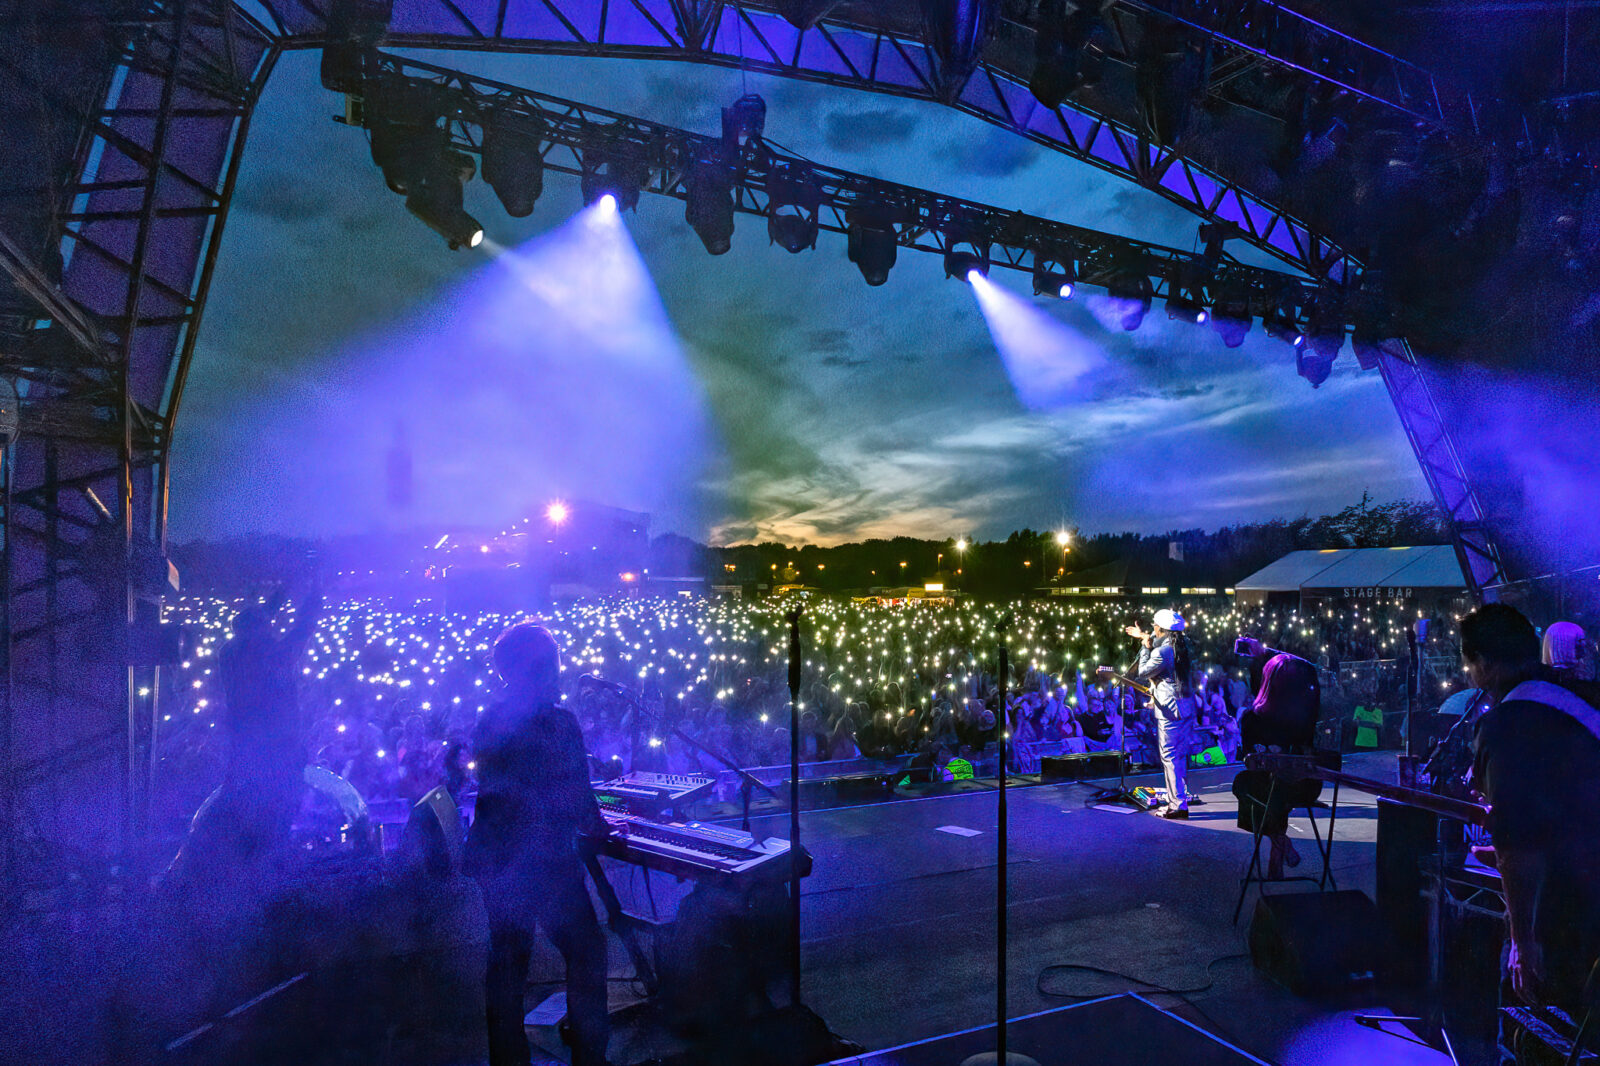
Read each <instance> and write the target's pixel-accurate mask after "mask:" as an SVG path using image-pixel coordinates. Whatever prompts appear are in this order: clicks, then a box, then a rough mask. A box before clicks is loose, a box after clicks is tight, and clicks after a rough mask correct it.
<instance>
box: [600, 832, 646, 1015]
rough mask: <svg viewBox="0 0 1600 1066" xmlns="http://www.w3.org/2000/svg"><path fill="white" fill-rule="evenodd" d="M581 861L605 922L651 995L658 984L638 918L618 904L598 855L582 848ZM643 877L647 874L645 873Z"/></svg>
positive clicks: (615, 893) (614, 891) (640, 921)
mask: <svg viewBox="0 0 1600 1066" xmlns="http://www.w3.org/2000/svg"><path fill="white" fill-rule="evenodd" d="M583 862H584V865H585V866H587V867H588V868H589V878H590V880H592V881H593V882H594V889H595V891H596V892H597V893H599V895H600V904H601V906H603V907H605V909H606V925H607V926H608V927H609V928H610V929H611V931H612V932H614V933H616V934H617V938H618V939H619V940H621V941H622V946H623V947H624V948H626V949H627V952H628V958H629V959H631V960H632V961H633V969H634V972H635V973H637V974H638V975H639V981H640V982H641V983H642V984H643V985H644V988H645V993H646V995H648V996H651V997H654V996H655V994H656V987H657V983H658V982H657V980H656V971H655V967H653V966H651V965H650V956H649V955H648V954H646V953H645V950H644V948H643V947H642V946H640V944H639V932H638V926H639V925H640V924H641V923H642V920H641V919H636V918H634V917H633V916H632V915H630V914H628V912H626V911H624V910H623V909H622V903H621V902H620V901H619V900H618V899H617V892H616V890H615V889H614V888H612V887H611V882H610V881H609V880H607V879H606V872H605V871H604V870H603V869H601V868H600V857H599V855H598V854H596V853H595V851H594V850H592V849H585V853H584V857H583ZM645 876H646V877H648V876H649V873H648V872H647V873H646V874H645ZM643 924H648V923H643Z"/></svg>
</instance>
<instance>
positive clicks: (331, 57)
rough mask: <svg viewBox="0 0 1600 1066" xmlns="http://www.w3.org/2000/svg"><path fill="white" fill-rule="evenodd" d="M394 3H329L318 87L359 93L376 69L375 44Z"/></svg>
mask: <svg viewBox="0 0 1600 1066" xmlns="http://www.w3.org/2000/svg"><path fill="white" fill-rule="evenodd" d="M393 13H394V0H332V3H330V4H329V5H328V19H327V24H328V33H327V37H326V38H325V43H324V44H323V46H322V69H321V74H322V87H323V88H324V89H329V90H332V91H333V92H336V93H360V92H361V91H362V90H363V89H364V88H365V84H366V79H367V76H368V74H369V73H370V72H371V71H373V70H374V69H376V68H377V65H378V63H377V53H376V51H375V50H374V49H375V48H376V47H377V44H378V41H379V40H381V39H382V38H383V35H384V34H385V33H386V32H388V29H389V19H390V18H391V17H392V15H393Z"/></svg>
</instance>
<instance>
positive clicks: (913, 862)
mask: <svg viewBox="0 0 1600 1066" xmlns="http://www.w3.org/2000/svg"><path fill="white" fill-rule="evenodd" d="M1348 768H1349V769H1350V770H1351V771H1352V772H1354V773H1358V774H1365V775H1367V776H1374V777H1381V776H1392V772H1393V755H1392V754H1389V755H1387V756H1384V755H1378V756H1362V757H1356V758H1352V759H1351V760H1350V764H1349V767H1348ZM1232 777H1233V768H1219V769H1216V770H1206V771H1196V772H1195V773H1194V774H1193V775H1192V776H1191V788H1192V789H1195V790H1196V791H1198V792H1200V793H1201V794H1202V795H1203V797H1204V798H1205V800H1206V802H1205V804H1204V805H1202V806H1197V807H1196V808H1194V811H1193V813H1192V816H1191V818H1190V820H1189V821H1188V822H1178V821H1170V822H1169V821H1164V820H1162V819H1160V818H1158V817H1155V816H1154V815H1151V814H1147V813H1113V812H1110V811H1105V810H1097V809H1095V808H1094V807H1092V806H1086V801H1087V800H1088V799H1089V797H1090V795H1091V792H1092V787H1091V786H1090V785H1088V784H1087V783H1083V782H1072V783H1062V784H1051V785H1041V786H1036V787H1030V788H1018V789H1015V790H1013V791H1011V792H1010V823H1011V831H1010V856H1009V863H1008V869H1009V872H1010V880H1011V891H1010V901H1011V902H1010V907H1009V909H1008V922H1009V926H1010V968H1009V970H1010V972H1009V984H1010V988H1011V999H1010V1005H1009V1010H1008V1013H1009V1014H1010V1015H1011V1016H1012V1017H1013V1018H1016V1017H1021V1016H1026V1015H1030V1014H1033V1013H1035V1012H1040V1011H1047V1012H1054V1011H1056V1009H1057V1008H1060V1007H1063V1006H1069V1005H1071V1004H1074V1003H1078V1002H1081V1001H1082V1000H1085V999H1092V998H1098V997H1104V996H1108V995H1117V994H1120V993H1123V992H1139V993H1140V994H1142V995H1144V996H1146V998H1147V999H1149V1000H1150V1001H1151V1002H1153V1003H1155V1004H1157V1005H1158V1006H1160V1007H1162V1008H1165V1009H1167V1010H1170V1011H1172V1012H1173V1013H1174V1014H1176V1015H1178V1016H1179V1017H1181V1018H1184V1019H1187V1020H1188V1021H1191V1022H1193V1023H1194V1024H1195V1025H1197V1026H1199V1027H1200V1028H1202V1029H1204V1030H1206V1031H1208V1032H1212V1033H1215V1034H1216V1035H1217V1036H1218V1038H1219V1039H1221V1040H1223V1041H1225V1042H1226V1044H1229V1045H1234V1046H1238V1047H1241V1048H1243V1049H1245V1051H1246V1052H1248V1053H1249V1054H1252V1055H1255V1056H1258V1057H1259V1058H1261V1059H1265V1060H1267V1061H1270V1062H1274V1063H1280V1064H1282V1066H1312V1064H1316V1066H1328V1064H1334V1066H1342V1064H1346V1063H1349V1064H1361V1066H1367V1064H1370V1063H1375V1062H1382V1063H1385V1064H1386V1066H1388V1064H1396V1066H1406V1064H1411V1063H1430V1064H1431V1063H1440V1062H1445V1061H1448V1060H1446V1059H1444V1058H1443V1057H1442V1056H1438V1055H1436V1054H1435V1053H1433V1052H1432V1051H1429V1050H1427V1049H1425V1048H1419V1047H1417V1046H1416V1045H1414V1044H1407V1043H1405V1042H1404V1041H1401V1040H1398V1039H1395V1038H1392V1037H1387V1036H1384V1035H1382V1034H1379V1033H1375V1032H1372V1031H1370V1030H1368V1029H1364V1028H1362V1027H1360V1026H1358V1025H1357V1024H1356V1023H1355V1022H1354V1021H1353V1020H1352V1017H1351V1015H1352V1014H1353V1013H1354V1012H1355V1011H1356V1010H1373V1009H1376V1010H1379V1011H1382V1010H1383V1009H1384V1008H1385V1004H1382V1003H1379V1002H1373V1001H1370V1000H1369V1001H1354V1002H1345V1003H1342V1004H1339V1005H1337V1006H1330V1005H1329V1004H1326V1003H1317V1002H1311V1001H1307V1000H1302V999H1299V998H1296V997H1295V996H1293V995H1291V994H1290V993H1288V992H1287V991H1285V990H1284V989H1282V988H1280V987H1279V986H1277V985H1275V984H1273V983H1272V982H1271V981H1269V980H1267V979H1266V978H1265V977H1263V976H1262V975H1260V974H1258V973H1257V972H1256V971H1255V969H1254V968H1253V967H1252V966H1251V964H1250V961H1249V959H1248V957H1246V956H1245V955H1244V953H1245V951H1246V947H1245V940H1244V935H1245V930H1246V927H1247V925H1248V922H1249V915H1250V912H1251V910H1250V906H1249V905H1247V906H1246V908H1245V913H1244V917H1243V918H1242V919H1241V921H1240V925H1239V926H1238V927H1237V928H1236V927H1234V926H1233V925H1232V922H1231V918H1232V914H1233V907H1234V902H1235V899H1236V897H1237V893H1238V889H1239V880H1238V878H1239V874H1240V873H1241V871H1242V870H1243V868H1244V866H1245V863H1246V861H1247V859H1248V854H1249V849H1250V843H1251V838H1250V836H1249V834H1247V833H1244V832H1242V831H1240V830H1239V829H1238V828H1237V827H1236V826H1235V824H1234V822H1235V808H1234V798H1233V796H1232V794H1231V791H1230V788H1229V786H1230V783H1231V781H1232ZM1155 780H1156V779H1153V778H1146V779H1144V782H1146V783H1154V781H1155ZM995 810H996V808H995V793H994V791H993V790H992V789H984V788H975V789H961V790H957V791H954V792H952V793H950V794H948V795H936V796H929V797H926V798H922V799H915V800H907V801H902V802H895V803H886V804H875V805H865V806H854V807H843V808H839V809H835V810H818V811H806V812H805V813H804V814H803V816H802V823H801V836H802V840H803V842H804V844H805V846H806V847H807V848H808V849H810V851H811V852H812V854H813V856H814V857H815V860H816V864H815V872H814V873H813V874H812V875H811V876H810V877H809V878H807V879H806V881H805V889H804V903H803V911H804V927H803V932H804V956H803V961H804V997H805V1002H806V1005H807V1006H809V1007H810V1008H812V1009H813V1010H815V1011H816V1012H817V1013H818V1014H819V1015H820V1016H821V1017H822V1018H823V1019H825V1020H826V1021H827V1023H828V1024H829V1025H830V1026H831V1027H832V1028H833V1030H834V1031H835V1032H837V1033H839V1034H840V1035H841V1036H843V1037H845V1038H847V1039H850V1040H853V1041H855V1042H856V1043H858V1044H859V1045H861V1046H862V1047H865V1048H868V1049H877V1048H905V1047H907V1046H908V1045H916V1044H917V1043H918V1042H919V1041H926V1040H930V1039H933V1038H936V1037H941V1036H944V1035H946V1034H951V1033H961V1032H965V1031H969V1030H973V1029H974V1028H975V1027H977V1028H978V1030H979V1035H978V1036H975V1037H974V1039H976V1040H977V1041H978V1043H977V1044H976V1045H975V1048H976V1049H980V1050H981V1049H983V1048H984V1047H985V1046H986V1045H984V1044H983V1042H982V1036H981V1033H982V1028H981V1027H983V1026H985V1025H989V1024H992V1021H993V1017H994V967H995V953H994V941H993V935H994V922H995V905H994V884H995V869H996V867H995V844H996V837H995V828H996V814H995ZM751 828H752V830H753V831H754V832H755V833H756V834H757V836H766V835H773V836H787V835H788V817H787V815H786V814H781V815H773V816H765V817H758V818H756V819H754V820H753V823H752V827H751ZM948 828H956V829H960V830H963V831H974V830H975V831H976V834H975V835H960V834H957V833H952V832H948V831H943V830H947V829H948ZM1375 830H1376V807H1375V804H1374V802H1373V801H1372V800H1371V799H1370V797H1364V796H1359V795H1350V794H1349V793H1345V794H1344V795H1343V796H1342V797H1341V805H1340V812H1339V833H1338V842H1337V843H1336V844H1335V846H1334V852H1333V865H1334V869H1335V873H1336V875H1337V877H1338V881H1339V886H1340V887H1342V888H1359V889H1362V890H1364V891H1366V892H1367V893H1368V894H1371V893H1372V891H1373V877H1374V863H1375V836H1376V832H1375ZM1291 836H1292V837H1293V838H1294V839H1295V840H1296V841H1299V842H1300V851H1301V853H1302V854H1303V855H1304V857H1305V859H1304V861H1305V866H1304V867H1303V868H1302V871H1301V872H1304V871H1305V870H1306V869H1309V868H1310V867H1311V866H1312V865H1313V864H1314V863H1315V861H1316V859H1315V851H1314V847H1313V845H1312V843H1311V834H1310V832H1309V829H1308V827H1307V825H1306V822H1305V818H1304V815H1303V814H1302V815H1300V816H1299V817H1296V818H1294V819H1293V820H1292V822H1291ZM612 880H613V881H614V882H615V883H616V885H617V888H618V889H619V891H620V892H622V893H623V895H624V897H625V902H626V901H627V899H629V898H631V899H632V900H633V901H636V905H637V906H639V907H640V908H641V909H643V908H645V907H646V906H647V904H646V901H645V898H644V897H643V894H642V892H641V891H640V890H641V888H642V882H641V879H640V877H639V875H638V874H637V873H636V872H634V871H631V870H618V871H616V872H615V873H614V874H613V876H612ZM654 884H655V889H656V897H657V902H658V903H662V904H663V905H665V904H666V902H667V901H666V900H665V899H664V896H663V893H664V892H666V893H667V894H670V891H671V887H672V886H671V884H670V882H669V880H668V879H666V878H662V877H659V876H658V877H657V878H655V882H654ZM1306 889H1307V886H1305V885H1300V884H1296V885H1283V886H1275V887H1274V888H1272V889H1270V890H1269V891H1278V892H1288V891H1305V890H1306ZM1253 897H1254V892H1252V899H1253ZM634 905H635V904H633V903H630V909H632V907H633V906H634ZM772 950H773V951H775V952H776V951H782V950H784V946H783V945H782V944H774V945H773V946H772ZM547 960H548V962H547V964H546V967H545V968H547V969H549V970H551V973H550V974H549V976H552V977H555V976H558V975H559V973H560V970H559V959H557V958H554V957H553V953H552V955H551V956H547ZM1062 964H1079V965H1082V966H1092V967H1099V968H1101V969H1104V970H1112V971H1116V972H1117V973H1118V974H1123V975H1126V977H1115V976H1110V975H1105V974H1098V975H1097V974H1095V973H1092V972H1089V971H1085V970H1079V969H1067V970H1060V969H1057V970H1051V969H1047V968H1049V967H1052V966H1060V965H1062ZM626 972H628V963H627V961H626V959H625V958H623V957H622V956H621V954H620V952H617V953H616V957H615V959H614V962H613V973H617V974H622V973H626ZM1141 982H1149V983H1148V984H1147V983H1141ZM1152 986H1157V987H1161V988H1180V989H1196V990H1198V991H1191V992H1188V993H1187V994H1185V995H1184V996H1181V997H1180V996H1175V995H1163V994H1159V993H1157V992H1156V991H1155V990H1154V988H1153V987H1152ZM1051 993H1056V994H1051ZM1067 993H1070V994H1071V995H1070V996H1069V995H1067ZM530 1005H531V1004H530ZM1098 1009H1100V1010H1104V1011H1112V1010H1116V1011H1122V1010H1131V1011H1147V1007H1146V1006H1145V1005H1143V1004H1133V1005H1130V1004H1127V1003H1124V1004H1121V1005H1119V1006H1116V1007H1101V1008H1098ZM1147 1012H1148V1011H1147ZM1057 1016H1059V1017H1067V1015H1056V1014H1047V1015H1042V1017H1057ZM1070 1017H1071V1018H1074V1019H1076V1018H1080V1017H1084V1015H1077V1014H1074V1015H1070ZM1155 1017H1157V1018H1158V1019H1159V1018H1161V1016H1160V1015H1155ZM1041 1024H1044V1023H1041ZM1049 1024H1052V1025H1053V1024H1056V1023H1054V1022H1052V1023H1049ZM1173 1024H1176V1023H1173ZM657 1051H658V1049H657V1048H655V1047H652V1042H651V1041H650V1039H649V1038H648V1037H646V1036H645V1035H644V1034H637V1038H635V1037H630V1035H629V1034H627V1033H624V1032H619V1033H618V1034H617V1039H616V1040H614V1041H613V1046H612V1058H613V1061H616V1062H619V1063H633V1062H640V1061H644V1060H647V1059H649V1058H650V1057H651V1055H652V1053H653V1052H657ZM961 1058H962V1056H956V1057H955V1058H953V1059H945V1058H944V1057H943V1056H942V1055H940V1056H938V1061H941V1062H944V1061H949V1062H951V1063H952V1066H955V1064H958V1063H959V1062H960V1060H961ZM861 1061H863V1062H878V1061H884V1062H887V1061H901V1060H880V1059H873V1058H868V1059H863V1060H861ZM904 1061H907V1062H911V1061H919V1062H920V1061H923V1060H921V1059H916V1060H912V1059H906V1060H904ZM927 1061H930V1062H931V1061H935V1060H934V1059H929V1060H927ZM1075 1061H1080V1062H1085V1063H1091V1062H1098V1061H1102V1060H1097V1059H1092V1058H1079V1059H1076V1060H1075ZM1103 1061H1107V1062H1111V1061H1124V1060H1120V1059H1119V1060H1103ZM1127 1061H1134V1060H1127ZM1143 1061H1144V1062H1159V1061H1190V1060H1185V1059H1177V1060H1169V1059H1168V1058H1158V1057H1155V1056H1151V1057H1147V1058H1145V1059H1144V1060H1143ZM1219 1061H1220V1060H1219ZM1227 1061H1239V1060H1237V1059H1234V1060H1227ZM1246 1061H1248V1060H1246Z"/></svg>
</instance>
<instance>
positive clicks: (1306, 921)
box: [1250, 890, 1382, 996]
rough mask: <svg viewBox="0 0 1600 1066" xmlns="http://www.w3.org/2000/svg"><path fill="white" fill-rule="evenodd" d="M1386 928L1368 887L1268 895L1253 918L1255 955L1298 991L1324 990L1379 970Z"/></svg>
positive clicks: (1341, 986)
mask: <svg viewBox="0 0 1600 1066" xmlns="http://www.w3.org/2000/svg"><path fill="white" fill-rule="evenodd" d="M1380 928H1381V927H1380V924H1379V921H1378V909H1377V907H1376V906H1375V905H1374V904H1373V902H1372V900H1370V899H1368V898H1367V895H1366V893H1364V892H1357V891H1354V890H1346V891H1340V892H1295V893H1290V894H1285V895H1276V896H1263V897H1261V899H1260V900H1258V901H1257V902H1256V911H1255V916H1254V917H1253V918H1252V919H1251V921H1250V958H1251V960H1252V961H1253V962H1254V963H1255V965H1256V969H1258V970H1260V971H1261V972H1262V973H1264V974H1266V975H1267V976H1268V977H1270V978H1272V979H1273V980H1274V981H1276V982H1278V983H1279V984H1281V985H1283V986H1284V987H1285V988H1287V989H1289V990H1290V991H1291V992H1294V993H1295V994H1296V995H1302V996H1315V995H1324V994H1326V993H1329V992H1334V991H1337V990H1340V989H1344V988H1348V987H1350V986H1351V985H1354V984H1357V983H1359V982H1362V981H1368V980H1371V979H1372V978H1373V977H1374V976H1375V971H1376V970H1377V966H1378V953H1377V945H1378V944H1380V943H1381V942H1382V937H1381V934H1380Z"/></svg>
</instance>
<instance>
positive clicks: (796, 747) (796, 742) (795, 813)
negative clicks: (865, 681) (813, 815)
mask: <svg viewBox="0 0 1600 1066" xmlns="http://www.w3.org/2000/svg"><path fill="white" fill-rule="evenodd" d="M802 665H803V663H802V662H801V659H800V608H799V607H796V608H795V609H794V610H792V611H790V612H789V997H790V998H789V1002H790V1003H792V1004H794V1005H795V1006H797V1007H798V1006H799V1005H800V673H801V670H800V668H801V666H802Z"/></svg>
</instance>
